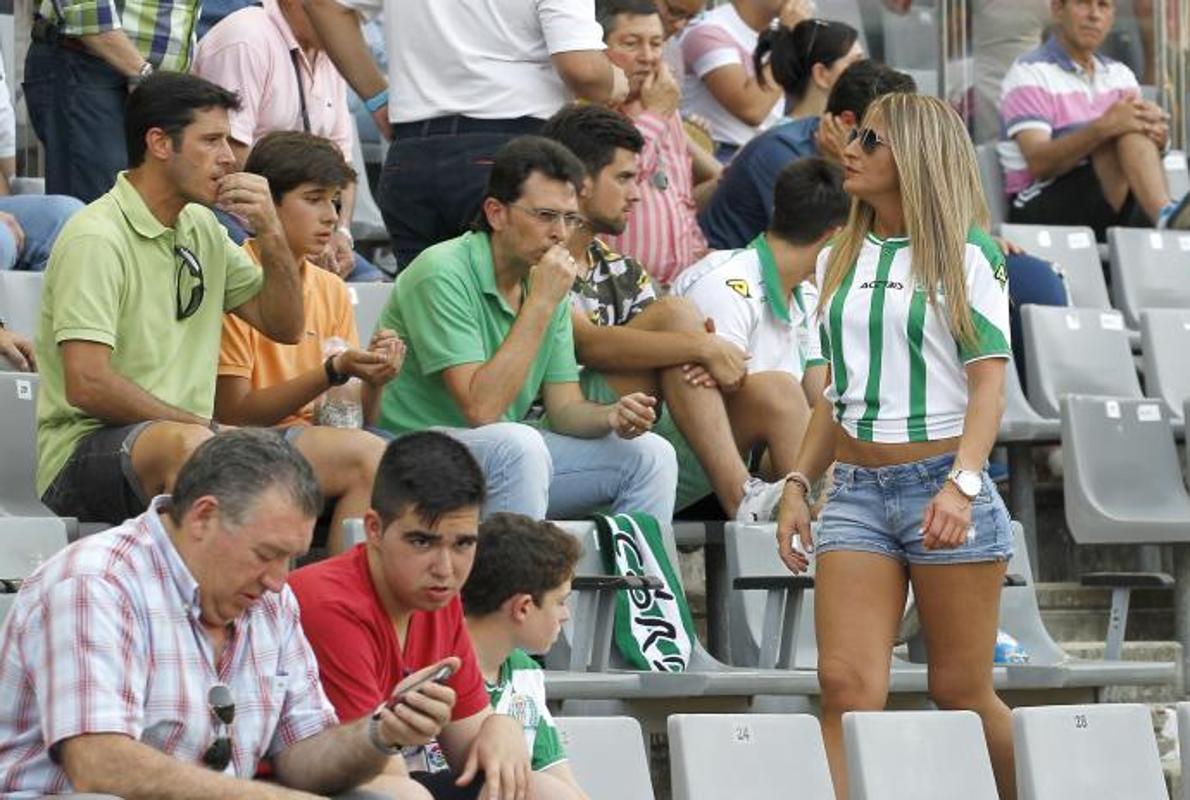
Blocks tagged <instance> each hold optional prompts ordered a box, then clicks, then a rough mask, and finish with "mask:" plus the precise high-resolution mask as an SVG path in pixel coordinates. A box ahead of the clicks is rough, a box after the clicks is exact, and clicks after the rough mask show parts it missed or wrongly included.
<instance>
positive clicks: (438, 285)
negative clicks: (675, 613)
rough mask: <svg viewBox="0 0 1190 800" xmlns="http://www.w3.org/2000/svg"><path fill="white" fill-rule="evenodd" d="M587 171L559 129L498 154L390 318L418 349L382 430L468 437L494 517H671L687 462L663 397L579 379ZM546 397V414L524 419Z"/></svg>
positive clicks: (410, 354)
mask: <svg viewBox="0 0 1190 800" xmlns="http://www.w3.org/2000/svg"><path fill="white" fill-rule="evenodd" d="M608 113H612V114H614V112H608ZM616 119H617V120H619V119H621V118H620V117H619V116H618V115H616ZM624 124H625V125H628V127H629V129H630V130H632V132H633V133H634V134H635V129H633V128H632V127H631V125H629V124H628V123H627V122H624ZM582 181H583V166H582V164H581V163H579V162H578V161H577V160H576V159H575V157H574V156H573V155H572V154H571V153H570V152H569V151H568V150H567V149H566V148H565V147H562V146H561V145H559V144H557V143H556V142H552V141H549V140H548V139H543V138H541V137H538V136H524V137H519V138H517V139H514V140H513V141H511V142H509V143H508V144H506V145H504V147H502V148H501V149H500V150H498V151H497V153H496V157H495V159H494V164H493V166H492V174H491V179H490V180H489V183H488V188H487V191H486V192H485V198H484V201H483V206H482V210H481V213H480V216H479V218H478V219H477V220H476V227H477V230H474V231H472V232H470V233H466V234H464V235H462V236H460V237H458V238H455V239H450V240H448V241H445V242H441V243H439V244H437V245H435V246H433V247H431V248H429V249H427V250H426V251H424V252H423V253H422V254H421V255H420V256H418V257H417V258H416V259H414V261H413V263H412V264H411V265H410V266H409V268H408V269H407V270H405V271H404V272H402V273H401V275H400V276H399V277H398V278H397V282H396V285H395V286H394V288H393V293H392V296H391V297H390V299H389V302H388V305H387V306H386V307H385V309H384V311H383V312H382V313H381V315H380V326H381V327H382V328H391V329H392V330H394V331H396V333H397V335H398V336H400V337H401V339H403V340H404V341H405V344H406V347H407V350H406V357H405V367H404V369H403V370H402V371H401V374H400V376H398V377H397V379H396V380H395V381H393V382H391V383H389V384H388V386H387V387H386V388H385V390H384V397H383V400H382V403H381V412H380V414H381V416H380V426H381V427H382V428H385V429H387V430H389V431H391V432H393V433H407V432H409V431H415V430H424V429H426V428H431V427H437V428H440V429H444V430H446V431H447V432H448V433H450V435H452V436H454V437H455V438H456V439H458V440H460V441H462V442H463V443H464V444H465V445H467V447H468V448H469V449H470V450H471V453H472V454H473V455H474V456H475V458H476V460H478V461H479V463H480V466H481V467H482V468H483V472H484V476H485V477H486V479H487V483H488V497H487V502H486V503H485V505H484V508H483V510H484V513H485V514H490V513H492V512H495V511H515V512H518V513H521V514H525V515H526V516H529V517H533V518H534V519H542V518H544V517H547V516H548V517H549V518H551V519H578V518H579V517H582V516H584V515H586V514H588V513H590V512H591V511H592V510H594V509H595V508H599V507H601V506H611V507H612V508H613V509H615V511H617V512H620V511H641V512H645V513H648V514H652V515H653V516H654V517H656V518H657V519H659V520H661V521H663V522H668V521H669V520H670V518H671V516H672V514H673V502H674V486H675V483H676V480H677V466H676V464H675V462H674V454H673V448H671V447H670V446H669V444H667V443H666V442H665V441H664V440H663V439H661V438H660V437H658V436H656V435H655V434H652V433H649V432H648V431H649V429H650V428H652V426H653V423H654V421H655V420H656V406H657V401H656V399H655V398H654V397H651V396H649V395H648V394H645V393H643V392H630V393H626V394H625V395H624V396H623V397H618V398H615V399H614V400H613V401H612V402H610V403H608V404H599V403H593V402H590V401H588V400H587V399H585V398H584V397H583V393H582V391H581V389H580V388H579V383H578V380H579V375H578V365H577V364H576V363H575V360H574V338H573V333H572V327H571V323H570V306H569V303H568V302H567V295H568V293H569V291H570V287H571V285H572V284H573V283H574V278H575V271H576V270H577V269H578V265H577V263H576V262H575V259H574V258H573V257H572V256H571V255H570V254H569V253H568V252H567V250H566V246H565V242H566V240H567V239H568V238H569V237H570V235H571V234H573V233H574V232H575V230H576V229H577V228H579V227H581V225H582V224H583V218H582V216H581V215H580V214H579V213H578V201H577V190H578V187H579V186H581V185H582ZM539 395H540V397H541V400H542V403H543V405H544V410H545V420H542V421H540V422H534V423H532V424H525V423H526V418H527V415H529V413H530V411H531V409H532V407H533V404H534V401H535V400H536V399H537V397H538V396H539Z"/></svg>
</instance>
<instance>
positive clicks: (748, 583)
mask: <svg viewBox="0 0 1190 800" xmlns="http://www.w3.org/2000/svg"><path fill="white" fill-rule="evenodd" d="M731 588H733V589H741V590H748V589H766V590H772V589H813V588H814V576H813V575H755V576H749V577H740V578H736V579H735V580H734V581H732V582H731Z"/></svg>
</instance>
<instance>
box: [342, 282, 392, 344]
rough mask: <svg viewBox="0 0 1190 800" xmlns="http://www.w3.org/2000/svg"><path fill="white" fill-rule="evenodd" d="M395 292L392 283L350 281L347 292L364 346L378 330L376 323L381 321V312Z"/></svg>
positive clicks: (360, 340) (361, 342)
mask: <svg viewBox="0 0 1190 800" xmlns="http://www.w3.org/2000/svg"><path fill="white" fill-rule="evenodd" d="M392 292H393V285H392V284H391V283H349V284H347V294H348V296H349V297H350V298H351V306H352V309H351V310H352V311H353V312H355V329H356V332H357V333H358V334H359V342H360V345H361V346H362V347H367V345H368V340H369V339H371V338H372V334H373V333H374V332H375V331H376V324H377V323H378V322H379V321H380V314H381V312H383V311H384V306H385V304H387V303H388V298H389V295H391V294H392Z"/></svg>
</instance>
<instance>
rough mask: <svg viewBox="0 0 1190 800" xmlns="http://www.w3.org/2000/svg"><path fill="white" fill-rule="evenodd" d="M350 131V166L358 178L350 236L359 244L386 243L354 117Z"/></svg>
mask: <svg viewBox="0 0 1190 800" xmlns="http://www.w3.org/2000/svg"><path fill="white" fill-rule="evenodd" d="M351 129H352V130H351V132H352V140H351V166H352V168H353V169H354V170H355V173H356V175H357V176H358V180H356V182H355V206H354V207H353V208H352V211H351V235H352V236H353V237H354V238H355V239H356V240H357V241H360V242H376V241H379V242H387V241H388V229H387V228H385V226H384V219H383V218H382V217H381V215H380V208H379V207H377V205H376V199H375V198H374V197H373V196H372V187H371V186H369V185H368V167H367V165H366V164H365V163H364V151H363V147H362V145H361V144H360V139H359V129H358V128H357V127H356V125H355V119H354V117H353V118H352V123H351Z"/></svg>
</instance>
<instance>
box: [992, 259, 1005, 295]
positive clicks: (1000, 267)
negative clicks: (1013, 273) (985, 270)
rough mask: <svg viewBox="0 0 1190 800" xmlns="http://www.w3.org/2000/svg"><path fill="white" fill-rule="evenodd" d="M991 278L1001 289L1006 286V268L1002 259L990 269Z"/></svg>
mask: <svg viewBox="0 0 1190 800" xmlns="http://www.w3.org/2000/svg"><path fill="white" fill-rule="evenodd" d="M992 276H993V277H995V279H996V282H997V283H999V284H1000V288H1001V289H1003V288H1004V287H1005V286H1007V285H1008V267H1007V266H1006V265H1005V263H1004V260H1003V259H1001V260H1000V261H998V262H996V265H995V266H994V267H992Z"/></svg>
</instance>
